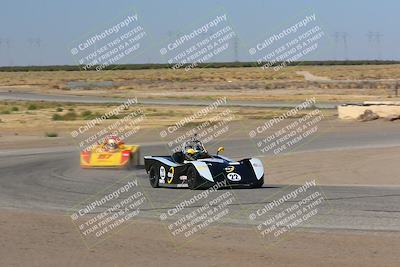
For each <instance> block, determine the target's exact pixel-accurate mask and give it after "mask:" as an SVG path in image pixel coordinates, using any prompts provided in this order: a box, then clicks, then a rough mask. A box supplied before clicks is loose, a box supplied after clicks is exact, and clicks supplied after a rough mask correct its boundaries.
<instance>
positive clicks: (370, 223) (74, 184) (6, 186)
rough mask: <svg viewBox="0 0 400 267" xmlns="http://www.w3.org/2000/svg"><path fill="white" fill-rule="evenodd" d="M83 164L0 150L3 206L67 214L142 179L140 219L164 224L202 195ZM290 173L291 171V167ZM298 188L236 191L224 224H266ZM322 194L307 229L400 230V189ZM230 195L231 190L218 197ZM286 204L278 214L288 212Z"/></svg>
mask: <svg viewBox="0 0 400 267" xmlns="http://www.w3.org/2000/svg"><path fill="white" fill-rule="evenodd" d="M246 144H247V142H246V141H245V140H243V141H241V140H235V141H230V142H227V143H225V146H226V147H227V148H228V147H229V151H240V153H239V152H236V153H234V152H232V153H233V155H232V154H230V155H231V156H232V157H241V156H243V155H244V154H246V153H245V152H248V153H254V151H249V150H248V148H247V146H246ZM396 144H400V137H399V136H398V133H397V132H384V133H383V132H380V131H372V132H367V133H365V135H363V136H359V135H357V136H356V135H354V136H353V135H351V134H349V135H345V136H339V135H337V134H335V133H330V134H327V135H325V136H322V137H320V138H319V139H316V140H315V141H314V142H311V143H309V144H307V145H306V146H303V147H302V148H301V150H300V151H299V153H301V151H309V152H312V151H316V150H329V149H338V148H339V149H340V148H346V149H349V148H351V147H370V146H376V147H385V146H389V145H396ZM246 149H247V151H246ZM164 151H165V147H164V146H163V145H160V144H153V145H145V146H143V154H144V155H146V154H147V155H148V154H160V153H161V154H163V153H164ZM78 164H79V162H78V151H77V150H76V149H75V148H58V149H54V148H50V149H41V150H40V149H39V150H36V149H33V150H13V151H0V170H1V174H0V203H1V207H2V208H16V209H33V210H46V211H51V210H57V211H65V212H67V211H68V210H69V209H71V208H72V207H73V206H75V205H77V204H79V203H81V202H82V201H84V200H85V199H88V198H90V197H92V196H93V195H95V194H96V193H98V192H101V191H102V190H104V188H106V187H108V186H110V185H112V184H114V183H115V181H116V180H117V179H120V178H123V177H136V178H137V179H138V182H139V186H140V188H141V190H143V191H144V192H145V193H146V195H147V199H148V200H149V201H148V202H146V203H145V205H144V206H143V208H142V209H141V213H140V216H143V217H146V218H155V219H158V218H159V216H160V214H161V213H163V212H165V211H166V210H168V209H170V208H173V207H174V206H175V205H176V204H178V203H180V202H181V201H182V200H183V199H188V198H191V197H192V196H194V195H195V194H198V193H199V191H190V190H187V189H153V188H151V187H150V186H149V183H148V180H147V175H146V174H145V171H144V170H143V169H137V170H133V171H125V170H81V169H80V168H79V166H78ZM287 168H289V169H290V166H288V167H287ZM303 171H304V170H303ZM311 178H312V177H310V179H311ZM297 187H298V186H295V185H291V186H290V187H289V188H288V187H287V186H286V185H271V184H268V176H267V179H266V184H265V185H264V188H262V189H234V190H232V193H233V194H234V196H235V202H234V203H232V205H231V206H230V209H231V211H232V212H231V213H229V215H227V216H226V217H224V219H223V220H222V221H220V222H221V223H232V224H240V225H251V224H256V223H260V221H258V220H255V221H251V220H249V214H250V213H252V212H254V211H255V210H256V209H259V208H261V207H263V206H264V205H265V204H266V203H268V202H270V201H272V200H273V199H274V195H275V194H278V195H279V194H280V193H281V192H283V190H289V191H290V190H291V189H295V188H297ZM317 190H320V191H321V192H323V193H324V194H325V195H326V200H327V201H325V202H324V203H323V204H322V206H321V209H320V212H319V214H318V216H314V217H313V218H312V220H310V221H307V222H306V223H305V224H302V227H311V228H319V229H326V228H329V229H349V230H390V231H400V208H399V207H400V187H396V186H392V187H379V186H321V187H317ZM224 192H226V190H220V191H218V192H216V193H215V194H223V193H224ZM275 196H276V195H275ZM271 197H272V198H271ZM290 204H291V203H290V202H289V203H286V204H285V205H286V206H287V205H290ZM285 205H283V206H282V207H280V209H278V210H276V212H279V211H280V210H282V209H283V208H285V207H286V206H285ZM196 206H198V205H195V207H192V208H187V209H185V212H187V213H188V212H190V211H191V210H192V209H193V208H196Z"/></svg>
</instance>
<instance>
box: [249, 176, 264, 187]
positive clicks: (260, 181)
mask: <svg viewBox="0 0 400 267" xmlns="http://www.w3.org/2000/svg"><path fill="white" fill-rule="evenodd" d="M263 185H264V176H263V177H261V179H260V180H258V181H257V182H255V183H253V184H252V185H251V188H261V187H262V186H263Z"/></svg>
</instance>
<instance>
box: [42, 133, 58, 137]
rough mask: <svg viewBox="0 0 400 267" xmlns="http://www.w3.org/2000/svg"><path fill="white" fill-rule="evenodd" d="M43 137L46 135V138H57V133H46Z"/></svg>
mask: <svg viewBox="0 0 400 267" xmlns="http://www.w3.org/2000/svg"><path fill="white" fill-rule="evenodd" d="M45 135H46V136H47V137H57V136H58V133H48V132H46V133H45Z"/></svg>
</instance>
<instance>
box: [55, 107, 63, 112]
mask: <svg viewBox="0 0 400 267" xmlns="http://www.w3.org/2000/svg"><path fill="white" fill-rule="evenodd" d="M56 111H57V112H62V111H64V109H63V108H61V107H58V108H56Z"/></svg>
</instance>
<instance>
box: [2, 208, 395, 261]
mask: <svg viewBox="0 0 400 267" xmlns="http://www.w3.org/2000/svg"><path fill="white" fill-rule="evenodd" d="M0 225H1V230H2V238H1V239H0V257H1V259H2V260H1V261H2V265H3V266H161V265H163V266H188V265H190V266H266V265H268V266H321V265H323V266H398V262H399V260H400V256H399V254H398V253H397V252H398V250H399V248H400V233H386V232H380V233H378V232H343V231H328V232H321V231H296V232H293V233H290V234H289V235H288V236H287V237H286V238H285V239H283V240H281V241H279V242H276V243H272V244H269V245H268V246H265V245H266V244H265V243H263V242H264V241H263V240H261V239H260V238H259V237H258V236H257V235H256V232H255V231H254V229H250V228H248V229H246V228H237V227H229V226H226V227H221V226H218V227H211V228H210V229H208V230H207V231H206V232H205V233H202V234H200V235H199V237H198V238H197V239H195V240H194V241H193V242H190V243H188V244H187V245H185V246H184V247H180V248H177V247H176V245H177V244H175V243H173V242H172V241H171V239H170V237H169V236H168V233H167V232H166V229H165V228H164V226H162V225H161V224H160V223H157V222H153V221H143V220H141V221H136V222H135V223H133V224H131V225H129V226H127V227H126V228H124V229H123V230H122V231H120V232H118V233H116V234H115V235H114V236H112V237H111V238H109V239H107V240H105V241H103V242H102V243H100V244H99V245H97V246H96V247H94V248H92V249H87V248H86V247H85V245H84V244H83V242H82V240H81V237H80V235H79V233H78V232H77V230H76V229H75V228H74V226H73V224H72V222H71V219H70V218H69V217H66V216H64V215H62V214H49V213H47V214H44V213H32V212H23V211H10V210H2V211H1V213H0Z"/></svg>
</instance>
